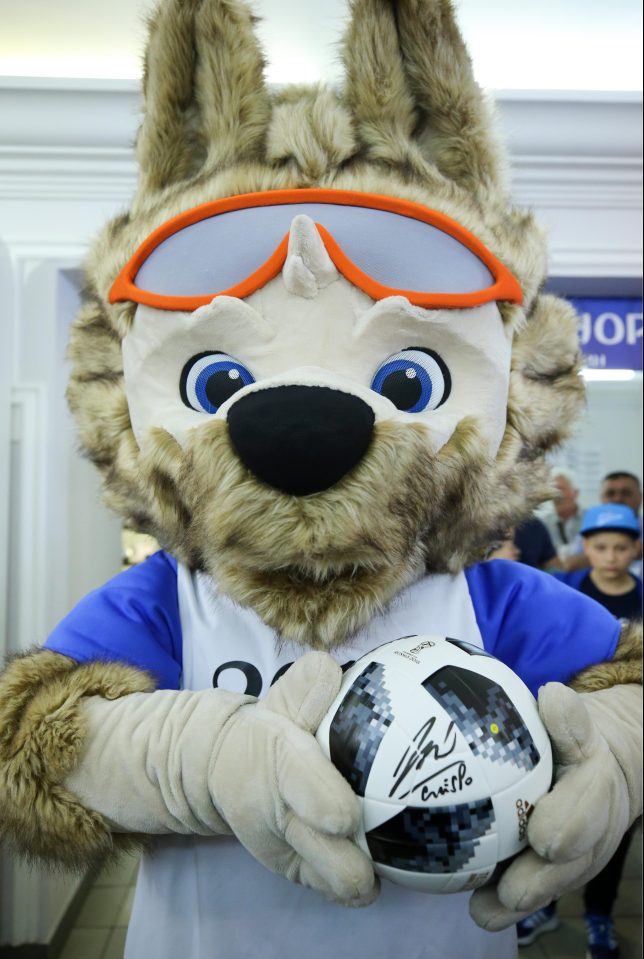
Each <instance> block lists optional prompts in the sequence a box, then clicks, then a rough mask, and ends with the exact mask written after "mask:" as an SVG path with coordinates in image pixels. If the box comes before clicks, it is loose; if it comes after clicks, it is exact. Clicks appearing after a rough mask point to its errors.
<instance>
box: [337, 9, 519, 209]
mask: <svg viewBox="0 0 644 959" xmlns="http://www.w3.org/2000/svg"><path fill="white" fill-rule="evenodd" d="M351 13H352V16H351V23H350V25H349V28H348V30H347V33H346V35H345V39H344V51H343V60H344V65H345V73H346V78H347V79H346V89H345V102H346V104H347V106H348V108H349V109H350V111H351V113H352V114H353V117H354V119H355V122H356V127H357V131H358V135H359V137H360V139H361V141H362V143H363V146H364V148H365V150H366V154H367V156H368V157H369V158H372V159H375V160H384V161H385V162H389V163H391V164H394V165H398V164H404V165H406V166H407V167H410V166H411V167H412V168H414V167H418V165H419V163H420V164H423V165H424V169H423V170H422V174H423V176H424V177H427V176H428V173H429V172H430V171H431V167H430V168H429V170H428V164H431V165H433V166H434V167H435V169H436V170H438V172H439V173H440V174H442V176H444V177H446V178H447V179H449V180H452V181H455V182H456V183H458V185H459V186H461V187H462V188H463V189H465V190H467V191H468V192H474V193H479V192H480V191H482V190H483V191H485V190H489V189H491V190H499V189H501V190H504V187H505V184H504V170H503V160H502V151H501V149H500V147H499V145H498V144H497V142H496V137H495V135H494V131H493V123H492V118H491V116H490V112H489V108H488V105H487V103H486V101H485V98H484V96H483V94H482V92H481V90H480V88H479V87H478V85H477V83H476V81H475V80H474V76H473V73H472V64H471V62H470V59H469V56H468V53H467V50H466V48H465V44H464V43H463V39H462V37H461V35H460V33H459V30H458V26H457V24H456V18H455V15H454V10H453V7H452V3H451V0H351Z"/></svg>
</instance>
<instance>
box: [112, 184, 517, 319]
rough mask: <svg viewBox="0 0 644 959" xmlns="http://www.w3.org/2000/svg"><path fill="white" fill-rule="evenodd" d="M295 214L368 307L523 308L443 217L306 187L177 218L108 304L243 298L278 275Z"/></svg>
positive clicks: (191, 304) (381, 199) (461, 230)
mask: <svg viewBox="0 0 644 959" xmlns="http://www.w3.org/2000/svg"><path fill="white" fill-rule="evenodd" d="M300 214H305V215H306V216H308V217H310V218H311V219H312V220H313V221H314V222H315V225H316V227H317V229H318V232H319V234H320V236H321V238H322V241H323V243H324V245H325V247H326V249H327V252H328V254H329V256H330V258H331V260H332V261H333V263H334V264H335V266H336V268H337V269H338V270H339V272H340V273H341V274H342V275H343V276H345V277H346V278H347V280H349V282H351V283H352V284H353V285H354V286H357V287H359V288H360V289H361V290H363V291H364V292H365V293H366V294H367V295H368V296H370V297H371V298H372V299H374V300H382V299H384V298H385V297H388V296H405V297H406V298H407V299H408V300H409V301H410V302H411V303H413V304H415V305H416V306H422V307H425V308H426V309H445V308H447V309H449V308H452V309H465V308H467V307H472V306H479V305H480V304H482V303H489V302H492V301H495V300H506V301H509V302H512V303H521V301H522V293H521V287H520V286H519V283H518V281H517V280H516V278H515V277H514V276H513V275H512V273H510V271H509V270H508V269H507V267H505V266H504V265H503V264H502V263H501V262H500V260H498V259H497V258H496V257H495V256H494V254H493V253H491V252H490V251H489V250H488V249H487V247H485V246H484V245H483V244H482V243H481V241H480V240H479V239H477V237H475V236H474V234H472V233H470V231H469V230H466V229H465V227H463V226H461V225H460V224H459V223H457V222H456V221H455V220H452V219H451V217H448V216H446V215H445V214H444V213H439V212H438V211H436V210H431V209H429V208H428V207H425V206H422V205H421V204H420V203H413V202H411V201H410V200H400V199H394V198H392V197H386V196H378V195H376V194H371V193H354V192H351V191H347V190H321V189H306V190H269V191H266V192H263V193H248V194H243V195H241V196H233V197H227V198H226V199H223V200H213V201H212V202H210V203H204V204H202V205H200V206H197V207H194V208H193V209H191V210H186V211H185V212H184V213H180V214H179V216H176V217H174V218H173V219H171V220H168V221H167V222H166V223H163V224H162V225H161V226H160V227H158V228H157V229H156V230H155V231H154V232H153V233H151V234H150V236H149V237H148V238H147V239H146V240H144V242H143V243H142V244H141V246H140V247H139V248H138V250H137V251H136V253H135V254H134V256H133V257H132V258H131V259H130V260H129V261H128V263H126V265H125V266H124V267H123V269H122V270H121V272H120V273H119V275H118V276H117V278H116V280H115V281H114V283H113V285H112V288H111V290H110V295H109V300H110V303H118V302H122V301H126V300H130V301H133V302H135V303H143V304H146V305H147V306H152V307H156V308H157V309H161V310H185V311H192V310H196V309H198V308H199V307H200V306H204V305H205V304H206V303H210V301H211V300H212V299H213V298H214V297H215V296H235V297H239V298H244V297H246V296H249V295H250V294H251V293H254V292H255V290H258V289H260V287H262V286H264V285H265V284H266V283H268V282H269V280H272V279H273V278H274V277H275V276H277V275H278V273H280V271H281V269H282V267H283V265H284V261H285V260H286V256H287V253H288V241H289V233H290V228H291V223H292V221H293V218H294V217H295V216H298V215H300Z"/></svg>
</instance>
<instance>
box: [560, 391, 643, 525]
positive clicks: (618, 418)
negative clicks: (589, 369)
mask: <svg viewBox="0 0 644 959" xmlns="http://www.w3.org/2000/svg"><path fill="white" fill-rule="evenodd" d="M551 459H552V462H553V463H557V464H558V465H563V466H567V467H568V468H569V469H572V470H573V472H574V473H575V475H576V478H577V482H578V484H579V501H580V503H581V504H582V506H583V507H584V508H585V507H588V506H593V505H594V504H595V503H598V502H599V487H600V483H601V479H602V477H604V476H605V475H606V473H612V472H613V471H615V470H625V471H626V472H628V473H634V474H635V475H636V476H639V477H640V478H642V375H641V374H639V375H638V376H636V377H635V379H633V380H630V381H628V382H626V383H610V382H609V383H588V385H587V403H586V409H585V410H584V413H583V415H582V416H581V417H580V418H579V421H578V424H577V427H576V429H575V433H574V436H573V437H572V438H571V440H570V441H569V442H568V443H566V444H565V446H564V447H563V448H562V449H561V450H560V451H559V452H558V453H557V454H555V455H554V456H552V457H551Z"/></svg>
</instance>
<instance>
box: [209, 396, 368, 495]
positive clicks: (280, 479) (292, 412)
mask: <svg viewBox="0 0 644 959" xmlns="http://www.w3.org/2000/svg"><path fill="white" fill-rule="evenodd" d="M373 424H374V414H373V410H372V409H371V407H370V406H367V404H366V403H364V402H363V401H362V400H361V399H358V397H357V396H352V395H351V394H350V393H342V392H340V390H334V389H330V388H328V387H326V386H273V387H269V388H267V389H265V390H257V391H256V392H254V393H248V394H247V395H246V396H243V397H241V399H239V400H237V402H236V403H234V404H233V405H232V406H231V408H230V411H229V413H228V430H229V433H230V438H231V440H232V443H233V446H234V447H235V449H236V450H237V453H238V455H239V458H240V459H241V461H242V463H244V465H245V466H247V467H248V469H249V470H251V471H252V472H253V473H254V474H255V476H256V477H257V478H258V479H260V480H263V481H264V482H265V483H268V484H269V485H270V486H274V487H275V488H276V489H279V490H282V491H283V492H284V493H291V494H292V495H294V496H306V495H307V494H308V493H319V492H321V491H322V490H325V489H329V487H331V486H333V485H334V484H335V483H337V482H338V480H340V479H342V477H343V476H344V475H345V474H346V473H348V472H349V470H351V469H353V467H354V466H355V465H356V464H357V463H359V462H360V460H361V459H362V457H363V456H364V454H365V452H366V450H367V447H368V446H369V443H370V441H371V434H372V432H373Z"/></svg>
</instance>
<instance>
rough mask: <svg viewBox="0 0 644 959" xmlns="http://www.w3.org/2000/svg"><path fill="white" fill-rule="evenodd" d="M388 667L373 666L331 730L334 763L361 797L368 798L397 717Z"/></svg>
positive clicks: (362, 675)
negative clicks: (380, 754)
mask: <svg viewBox="0 0 644 959" xmlns="http://www.w3.org/2000/svg"><path fill="white" fill-rule="evenodd" d="M384 674H385V668H384V666H382V665H381V664H380V663H369V665H368V666H367V667H366V668H365V669H363V670H362V672H361V673H360V675H359V676H358V677H357V679H356V680H355V681H354V682H353V684H352V685H351V688H350V689H349V691H348V693H347V694H346V696H345V697H344V699H343V700H342V702H341V704H340V706H339V707H338V710H337V712H336V714H335V716H334V717H333V720H332V722H331V727H330V729H329V752H330V755H331V762H332V763H333V764H334V766H335V767H336V768H337V769H339V771H340V772H341V773H342V775H343V776H344V778H345V779H346V780H347V782H348V783H349V784H350V786H351V787H352V789H353V791H354V792H355V793H357V794H358V796H364V791H365V788H366V785H367V780H368V778H369V772H370V770H371V767H372V765H373V761H374V759H375V758H376V753H377V752H378V747H379V746H380V743H381V741H382V738H383V736H384V735H385V732H386V730H387V727H388V726H391V724H392V722H393V718H394V714H393V711H392V708H391V700H390V698H389V693H388V692H387V688H386V686H385V677H384Z"/></svg>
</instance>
